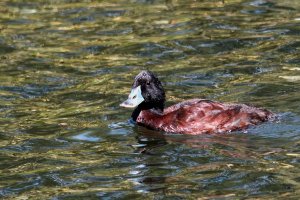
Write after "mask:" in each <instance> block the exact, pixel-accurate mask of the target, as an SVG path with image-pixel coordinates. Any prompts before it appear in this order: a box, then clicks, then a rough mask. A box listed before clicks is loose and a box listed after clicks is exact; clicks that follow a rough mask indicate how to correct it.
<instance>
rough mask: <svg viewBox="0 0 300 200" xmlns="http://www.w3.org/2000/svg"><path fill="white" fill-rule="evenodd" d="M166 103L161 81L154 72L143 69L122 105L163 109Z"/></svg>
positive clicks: (144, 108) (142, 108)
mask: <svg viewBox="0 0 300 200" xmlns="http://www.w3.org/2000/svg"><path fill="white" fill-rule="evenodd" d="M164 104H165V91H164V88H163V86H162V84H161V82H160V81H159V80H158V78H157V77H156V76H155V75H154V74H153V73H152V72H150V71H141V72H140V73H139V74H138V75H137V76H136V77H135V79H134V82H133V85H132V90H131V93H130V94H129V97H128V99H127V100H126V101H125V102H123V103H122V104H121V106H123V107H136V106H138V108H139V109H140V110H146V109H152V108H154V109H157V110H159V111H163V109H164Z"/></svg>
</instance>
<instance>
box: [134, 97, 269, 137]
mask: <svg viewBox="0 0 300 200" xmlns="http://www.w3.org/2000/svg"><path fill="white" fill-rule="evenodd" d="M272 116H273V114H272V113H271V112H269V111H267V110H264V109H259V108H255V107H251V106H247V105H245V104H224V103H219V102H214V101H210V100H205V99H192V100H188V101H184V102H182V103H178V104H175V105H173V106H170V107H168V108H166V109H165V110H164V112H163V113H157V112H156V111H153V110H151V109H149V110H143V111H141V112H140V114H139V116H138V118H137V120H136V122H137V123H138V124H139V125H142V126H145V127H148V128H150V129H154V130H159V131H164V132H169V133H180V134H190V135H197V134H204V133H206V134H211V133H226V132H231V131H236V130H243V129H246V128H248V127H249V126H250V125H257V124H259V123H261V122H264V121H268V120H269V119H270V118H271V117H272Z"/></svg>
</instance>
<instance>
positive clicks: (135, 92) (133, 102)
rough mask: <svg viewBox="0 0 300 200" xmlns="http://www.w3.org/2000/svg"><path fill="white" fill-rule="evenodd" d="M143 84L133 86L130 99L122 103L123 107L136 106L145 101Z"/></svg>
mask: <svg viewBox="0 0 300 200" xmlns="http://www.w3.org/2000/svg"><path fill="white" fill-rule="evenodd" d="M144 100H145V99H144V97H143V95H142V90H141V86H138V87H136V88H133V89H132V90H131V92H130V94H129V96H128V99H127V100H126V101H124V102H123V103H121V104H120V106H121V107H125V108H135V107H137V106H138V105H139V104H141V103H142V102H143V101H144Z"/></svg>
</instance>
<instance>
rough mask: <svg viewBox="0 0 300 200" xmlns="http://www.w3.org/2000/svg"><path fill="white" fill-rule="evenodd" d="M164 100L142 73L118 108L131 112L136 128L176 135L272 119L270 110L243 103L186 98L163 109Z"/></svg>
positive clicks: (149, 76) (158, 83) (153, 79)
mask: <svg viewBox="0 0 300 200" xmlns="http://www.w3.org/2000/svg"><path fill="white" fill-rule="evenodd" d="M165 101H166V95H165V90H164V88H163V85H162V83H161V81H160V80H159V79H158V78H157V76H156V75H155V74H154V73H153V72H151V71H148V70H143V71H141V72H140V73H139V74H138V75H137V76H136V77H135V79H134V82H133V85H132V88H131V92H130V94H129V96H128V99H127V100H125V101H124V102H123V103H121V104H120V106H121V107H125V108H133V109H134V110H133V112H132V115H131V120H132V121H133V122H134V123H136V124H137V125H140V126H144V127H146V128H149V129H152V130H157V131H162V132H165V133H176V134H189V135H198V134H216V133H230V132H232V131H239V130H245V129H247V128H248V127H249V126H252V125H258V124H261V123H262V122H266V121H269V120H271V119H273V118H274V114H273V113H272V112H271V111H268V110H266V109H263V108H257V107H253V106H250V105H246V104H237V103H222V102H217V101H212V100H208V99H190V100H186V101H183V102H180V103H177V104H175V105H172V106H170V107H167V108H165Z"/></svg>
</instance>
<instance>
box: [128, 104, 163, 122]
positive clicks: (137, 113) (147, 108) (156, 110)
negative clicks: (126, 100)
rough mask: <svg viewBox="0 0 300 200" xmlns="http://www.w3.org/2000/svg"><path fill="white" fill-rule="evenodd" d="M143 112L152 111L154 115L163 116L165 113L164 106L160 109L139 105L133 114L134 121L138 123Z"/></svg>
mask: <svg viewBox="0 0 300 200" xmlns="http://www.w3.org/2000/svg"><path fill="white" fill-rule="evenodd" d="M143 110H150V111H151V112H153V113H155V114H157V115H163V113H164V106H159V107H145V106H142V105H139V106H138V107H136V108H135V109H134V111H133V112H132V114H131V118H132V120H133V121H135V122H136V120H137V118H138V116H139V115H140V113H141V112H142V111H143Z"/></svg>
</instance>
